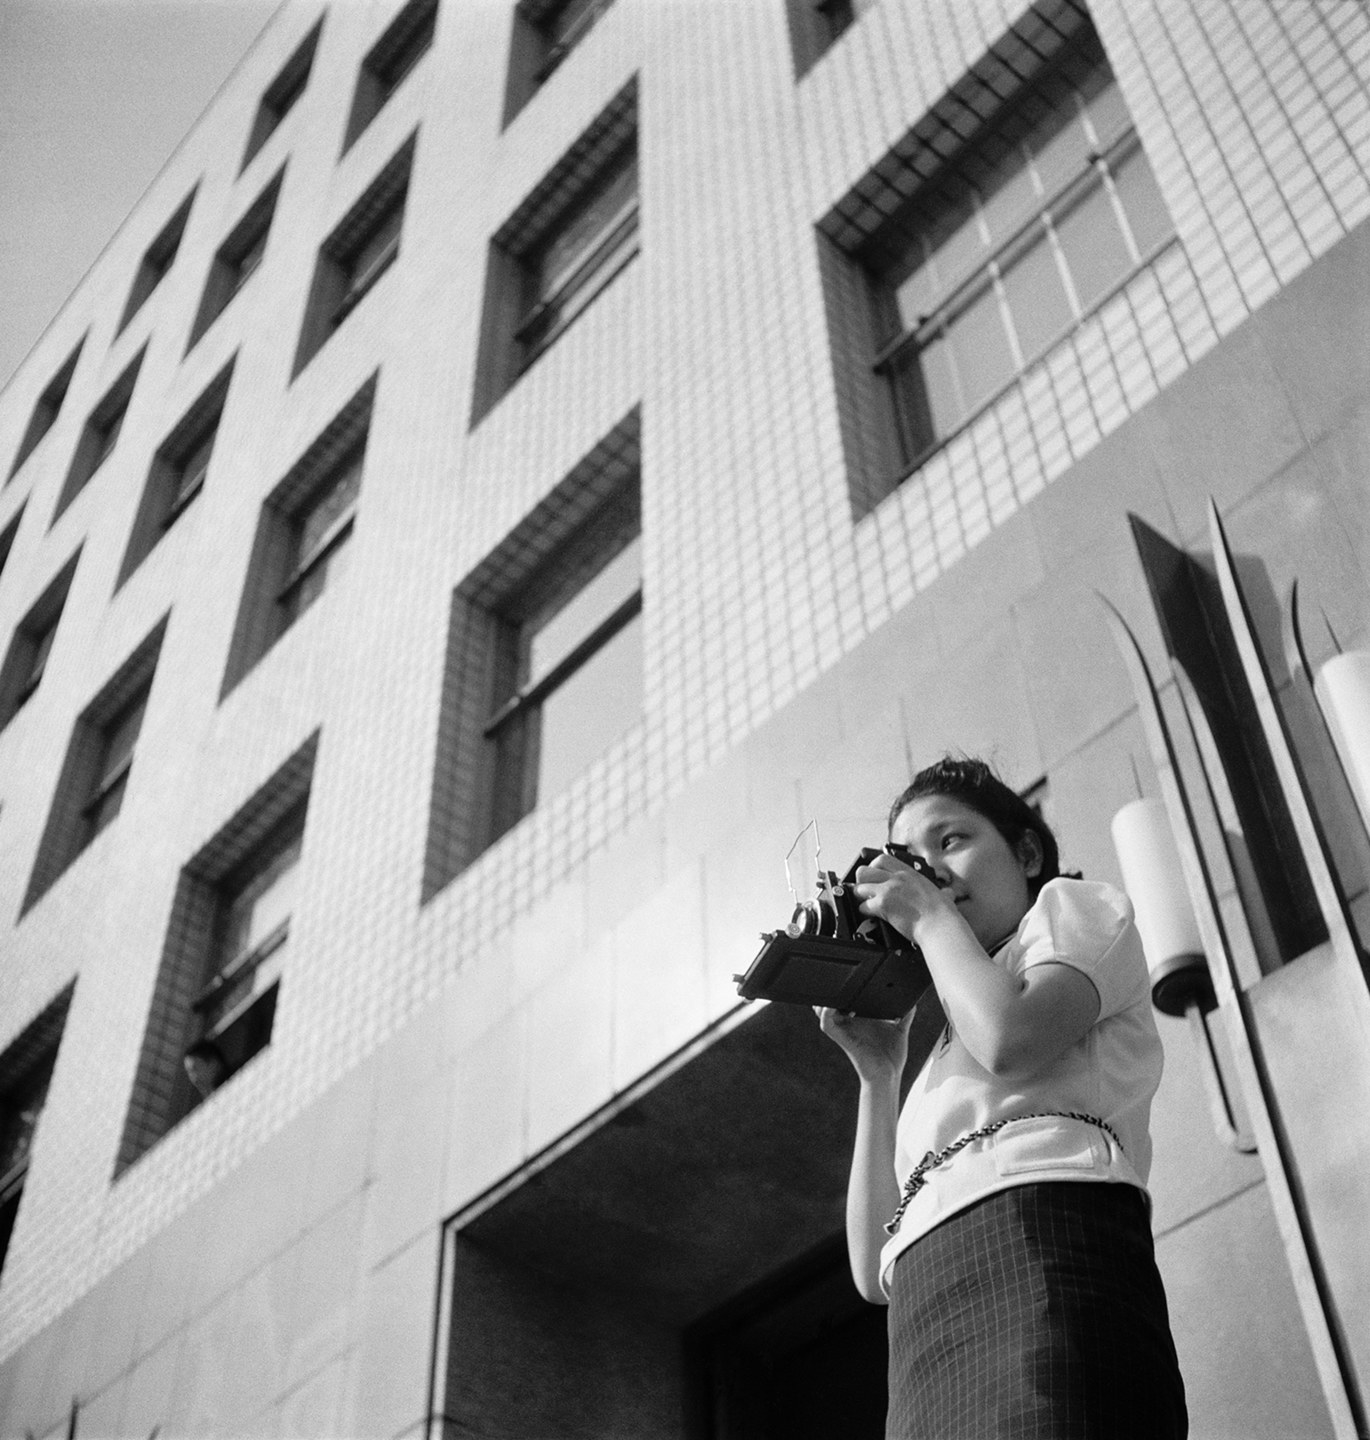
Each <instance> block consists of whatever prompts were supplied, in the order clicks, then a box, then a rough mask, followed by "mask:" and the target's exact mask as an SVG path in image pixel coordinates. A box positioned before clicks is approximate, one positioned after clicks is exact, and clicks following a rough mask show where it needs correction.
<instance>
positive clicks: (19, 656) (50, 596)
mask: <svg viewBox="0 0 1370 1440" xmlns="http://www.w3.org/2000/svg"><path fill="white" fill-rule="evenodd" d="M80 558H81V552H80V550H79V549H78V550H77V551H76V553H75V554H74V555H72V556H71V558H70V559H69V560H67V562H66V564H65V565H63V566H62V568H61V569H60V570H59V571H58V572H57V574H56V575H55V576H54V577H53V579H52V580H51V581H49V583H48V584H47V586H46V587H45V588H44V590H43V593H42V594H41V595H40V596H39V597H38V599H37V600H35V601H34V603H33V604H32V605H31V606H30V607H29V609H28V611H27V612H26V614H25V615H24V618H23V619H22V620H20V622H19V624H18V625H17V626H16V627H15V630H14V634H13V636H12V637H11V639H10V644H9V648H8V650H7V652H6V654H5V661H4V665H3V666H0V730H3V729H4V728H5V727H6V726H7V725H9V723H10V722H11V721H12V720H13V719H14V718H15V716H16V715H18V714H19V712H20V711H21V710H22V709H23V708H24V706H25V705H27V704H28V702H29V701H30V700H31V699H32V698H33V696H34V695H35V694H36V693H37V691H38V687H39V686H40V685H41V683H42V679H43V675H44V673H45V671H46V669H47V666H48V664H49V662H50V660H51V656H52V647H53V645H54V644H55V643H56V638H57V629H58V626H59V625H60V624H61V620H62V612H63V610H64V609H65V607H66V603H67V595H68V594H69V593H70V590H71V583H72V580H73V578H74V577H75V574H76V565H77V562H78V561H79V560H80ZM44 642H46V649H44ZM35 665H36V666H37V670H36V673H35Z"/></svg>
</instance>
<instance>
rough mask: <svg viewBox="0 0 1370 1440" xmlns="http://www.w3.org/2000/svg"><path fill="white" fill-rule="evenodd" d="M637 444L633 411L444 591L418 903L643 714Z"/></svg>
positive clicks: (582, 768)
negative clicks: (433, 758)
mask: <svg viewBox="0 0 1370 1440" xmlns="http://www.w3.org/2000/svg"><path fill="white" fill-rule="evenodd" d="M639 453H640V424H639V415H638V412H637V411H636V410H633V411H631V412H630V413H629V414H628V415H626V416H625V417H624V418H623V419H622V420H621V421H620V422H619V424H618V425H616V426H615V427H614V429H613V430H611V431H610V432H609V434H608V435H606V436H605V437H604V439H603V440H601V441H600V443H599V444H598V445H596V446H595V447H594V449H593V450H591V451H590V452H589V454H588V455H586V456H585V458H584V459H583V460H582V461H581V462H580V463H579V464H578V465H576V466H575V468H574V469H573V470H572V471H571V472H570V474H568V475H567V476H566V477H565V478H564V479H563V480H562V481H561V482H560V483H559V484H558V485H557V486H556V487H555V488H554V489H553V491H552V492H551V493H550V494H549V495H548V496H547V498H546V499H545V500H544V501H543V502H542V503H541V504H540V505H539V506H538V507H537V508H536V509H535V510H533V511H532V513H531V514H529V515H528V516H527V517H526V518H525V519H524V520H523V521H522V522H521V523H520V524H519V525H517V526H516V527H515V528H514V529H513V530H512V531H511V532H510V533H509V534H508V536H506V537H505V539H504V541H502V542H501V544H500V545H498V546H497V547H496V548H495V550H494V551H492V552H491V553H490V555H488V556H487V557H486V559H485V560H484V561H482V562H481V564H480V565H478V566H477V567H476V568H475V569H474V570H473V571H472V572H471V574H470V575H468V576H467V577H466V579H465V580H463V582H462V583H461V584H460V585H459V586H458V587H457V589H456V591H455V592H454V594H453V597H452V611H451V622H450V629H449V632H448V649H447V668H446V672H445V675H446V679H445V682H444V688H443V700H442V709H441V713H440V717H439V722H438V759H437V768H436V773H435V776H434V782H433V798H432V808H431V810H430V814H429V837H428V850H427V860H426V864H425V868H424V885H423V898H424V899H425V900H427V899H429V898H431V896H433V895H434V894H436V893H437V891H438V890H440V889H441V888H442V887H443V886H444V885H446V884H447V883H448V881H450V880H451V879H452V878H453V876H455V875H456V874H458V873H459V872H460V871H461V870H462V869H464V868H465V866H466V865H468V864H470V862H471V861H472V860H474V859H475V857H476V856H477V855H479V854H480V853H481V852H482V851H483V850H484V849H486V848H487V847H488V846H489V845H491V844H493V843H494V842H495V841H496V840H497V839H498V838H499V837H500V836H501V835H503V834H504V833H505V832H506V831H507V830H509V829H510V827H511V826H513V825H515V824H517V823H518V821H519V820H521V819H522V818H523V817H524V816H525V815H527V814H528V813H529V812H530V811H532V810H533V809H535V808H536V807H537V806H538V805H540V804H542V803H544V802H545V801H547V800H548V799H551V798H553V797H555V796H556V795H557V794H558V793H560V792H561V791H563V790H564V789H565V788H566V787H567V786H568V785H569V784H571V783H572V782H573V781H574V780H575V779H576V778H577V777H578V776H579V775H580V774H582V773H583V772H584V771H585V770H586V769H587V767H589V766H590V765H592V764H594V762H595V761H596V760H597V759H598V758H599V757H600V756H601V755H603V754H604V752H605V751H606V750H607V749H608V748H609V747H610V746H612V745H613V744H614V743H615V741H617V740H618V739H619V738H620V737H621V736H622V735H623V734H624V733H625V731H627V730H628V729H629V728H631V726H632V725H633V724H635V723H636V722H637V720H638V719H639V718H640V716H641V714H642V705H643V689H644V681H643V655H642V605H643V597H642V558H641V554H642V552H641V541H640V530H641V498H640V480H639Z"/></svg>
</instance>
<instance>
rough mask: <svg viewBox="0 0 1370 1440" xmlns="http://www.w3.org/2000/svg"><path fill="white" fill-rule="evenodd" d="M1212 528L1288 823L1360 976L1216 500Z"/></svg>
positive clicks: (1340, 944)
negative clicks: (1287, 815) (1292, 828)
mask: <svg viewBox="0 0 1370 1440" xmlns="http://www.w3.org/2000/svg"><path fill="white" fill-rule="evenodd" d="M1208 526H1209V532H1210V534H1211V536H1212V540H1213V560H1214V563H1215V564H1216V566H1217V570H1218V585H1219V588H1220V589H1221V591H1222V597H1223V604H1224V606H1225V607H1226V609H1227V618H1228V623H1229V624H1230V626H1231V628H1232V637H1233V639H1234V640H1235V641H1236V645H1237V653H1238V654H1239V655H1240V656H1241V662H1242V668H1243V670H1244V671H1245V672H1246V681H1247V684H1248V685H1249V686H1250V687H1251V695H1252V699H1253V700H1254V701H1255V705H1256V713H1257V715H1258V717H1259V719H1260V723H1261V730H1262V732H1263V733H1264V735H1265V743H1266V745H1267V747H1268V748H1269V750H1270V756H1271V759H1272V760H1273V761H1274V763H1275V772H1276V774H1277V776H1278V777H1279V782H1280V789H1281V791H1282V792H1283V794H1284V801H1285V804H1286V806H1287V807H1288V810H1289V818H1290V819H1291V820H1292V822H1293V824H1294V831H1295V834H1296V836H1297V837H1298V842H1299V848H1300V850H1302V851H1303V854H1304V858H1305V861H1306V863H1307V865H1308V874H1309V878H1310V879H1311V880H1312V882H1313V891H1314V893H1315V895H1316V896H1317V900H1318V908H1319V909H1320V910H1321V911H1322V917H1323V922H1324V923H1325V924H1326V926H1327V933H1328V938H1329V939H1330V940H1331V942H1332V948H1333V951H1334V953H1335V954H1336V956H1337V958H1338V960H1339V961H1341V962H1342V963H1343V964H1348V965H1351V966H1354V967H1355V969H1356V971H1357V973H1359V972H1360V954H1359V950H1358V947H1357V945H1356V942H1355V938H1354V934H1353V931H1352V929H1351V917H1350V915H1349V914H1348V912H1347V908H1346V897H1345V896H1344V895H1343V894H1342V892H1341V883H1340V881H1339V880H1338V878H1337V874H1336V872H1335V871H1334V870H1333V868H1332V862H1331V856H1330V854H1329V851H1328V847H1327V842H1326V838H1325V837H1324V835H1323V832H1322V825H1321V823H1320V821H1319V819H1318V816H1317V814H1316V812H1315V811H1314V809H1313V806H1312V802H1311V801H1310V799H1309V794H1308V785H1307V782H1306V781H1305V779H1304V776H1303V770H1302V768H1301V767H1300V765H1299V760H1298V756H1297V755H1296V754H1295V752H1294V747H1293V745H1292V743H1291V742H1290V738H1289V732H1288V730H1287V728H1286V726H1285V723H1284V716H1283V715H1282V714H1281V713H1280V708H1279V703H1278V702H1277V701H1276V699H1275V693H1274V690H1273V688H1272V686H1271V683H1270V671H1269V667H1268V666H1267V665H1266V663H1265V656H1264V655H1263V654H1262V653H1261V648H1260V644H1259V642H1258V641H1257V639H1256V633H1255V630H1254V627H1253V626H1252V624H1251V615H1250V612H1249V611H1248V609H1247V605H1246V598H1245V596H1244V595H1243V594H1242V589H1241V583H1240V581H1239V580H1238V579H1237V572H1236V569H1235V567H1234V565H1233V563H1232V552H1231V550H1230V549H1229V548H1228V544H1227V535H1226V533H1225V531H1224V530H1223V523H1222V519H1221V517H1220V516H1219V514H1218V507H1217V506H1216V505H1215V504H1214V503H1213V501H1212V499H1210V500H1209V502H1208Z"/></svg>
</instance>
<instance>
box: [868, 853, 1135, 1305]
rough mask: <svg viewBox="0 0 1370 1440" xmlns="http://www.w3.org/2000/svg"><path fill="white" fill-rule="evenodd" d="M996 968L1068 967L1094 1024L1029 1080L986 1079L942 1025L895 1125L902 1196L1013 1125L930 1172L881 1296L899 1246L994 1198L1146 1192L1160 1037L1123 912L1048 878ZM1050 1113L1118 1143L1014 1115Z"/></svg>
mask: <svg viewBox="0 0 1370 1440" xmlns="http://www.w3.org/2000/svg"><path fill="white" fill-rule="evenodd" d="M994 959H995V963H996V964H999V965H1002V966H1004V968H1005V969H1007V970H1008V971H1010V972H1011V973H1012V974H1015V975H1021V974H1023V973H1024V972H1025V971H1027V970H1028V969H1029V968H1030V967H1031V966H1033V965H1043V964H1047V963H1051V962H1055V963H1058V964H1063V965H1071V966H1074V968H1075V969H1077V970H1079V971H1080V972H1081V973H1082V974H1084V975H1086V976H1088V977H1089V979H1090V981H1091V982H1092V983H1093V985H1094V988H1095V989H1096V990H1097V991H1098V992H1099V1016H1098V1019H1097V1020H1096V1021H1095V1022H1094V1024H1093V1025H1092V1026H1091V1027H1090V1029H1089V1031H1088V1033H1087V1034H1086V1035H1085V1036H1084V1037H1083V1038H1082V1039H1081V1040H1079V1041H1077V1042H1076V1043H1075V1044H1074V1045H1072V1046H1071V1047H1070V1048H1069V1049H1068V1050H1067V1051H1066V1052H1065V1053H1064V1054H1062V1055H1060V1056H1058V1057H1057V1058H1056V1059H1055V1060H1054V1061H1052V1063H1051V1064H1050V1065H1048V1066H1046V1067H1045V1068H1044V1069H1042V1070H1040V1071H1039V1072H1037V1073H1036V1074H1035V1075H1032V1076H1031V1077H1029V1078H1028V1079H1025V1080H1024V1079H1019V1080H1001V1079H999V1078H997V1077H996V1076H994V1075H991V1074H990V1072H989V1071H988V1070H986V1069H984V1068H983V1067H982V1066H981V1065H980V1064H979V1063H978V1062H977V1061H976V1060H975V1059H974V1057H973V1056H972V1055H971V1054H970V1052H969V1051H968V1050H967V1049H966V1047H965V1046H964V1045H963V1044H962V1043H961V1041H960V1039H959V1038H958V1037H957V1036H956V1034H955V1033H954V1032H953V1031H952V1028H951V1026H950V1025H948V1026H947V1028H946V1030H944V1031H943V1034H942V1037H941V1039H940V1040H939V1041H938V1044H937V1045H936V1047H935V1048H934V1050H933V1053H932V1054H931V1055H930V1056H929V1057H928V1060H927V1062H926V1063H925V1064H924V1066H923V1069H922V1072H921V1073H920V1074H919V1076H918V1079H917V1080H916V1081H915V1082H914V1086H913V1089H912V1090H911V1091H910V1092H909V1096H908V1099H907V1100H906V1101H905V1103H904V1108H903V1110H902V1111H901V1113H900V1116H899V1126H898V1131H897V1137H896V1150H895V1169H896V1172H897V1175H898V1179H899V1184H900V1187H901V1189H902V1187H903V1185H904V1183H905V1181H906V1179H907V1177H908V1176H909V1174H910V1172H911V1171H912V1170H913V1169H914V1167H915V1166H916V1165H917V1164H918V1162H919V1161H920V1160H921V1159H922V1158H923V1157H924V1155H925V1154H927V1153H928V1152H929V1151H932V1152H936V1151H938V1150H941V1149H943V1148H944V1147H945V1146H947V1145H949V1144H951V1143H952V1142H953V1141H955V1140H957V1139H958V1138H960V1137H961V1136H963V1135H965V1134H967V1133H968V1132H970V1131H974V1130H979V1129H981V1128H982V1127H983V1126H985V1125H990V1124H993V1123H994V1122H995V1121H999V1120H1009V1121H1011V1122H1013V1123H1010V1124H1007V1125H1005V1126H1004V1127H1003V1128H1002V1129H1000V1130H999V1131H997V1132H996V1133H995V1134H993V1135H990V1136H987V1137H985V1138H983V1139H979V1140H975V1141H972V1142H971V1144H969V1145H968V1146H966V1148H965V1149H963V1150H961V1151H959V1152H958V1153H957V1154H956V1155H955V1156H953V1157H952V1158H951V1159H950V1160H948V1161H946V1162H945V1163H944V1164H943V1165H941V1166H938V1167H935V1168H933V1169H931V1170H929V1171H927V1172H926V1176H925V1184H924V1186H923V1188H922V1189H921V1190H920V1191H919V1192H918V1194H917V1195H916V1196H914V1198H913V1199H912V1200H911V1201H910V1203H909V1205H908V1207H907V1209H906V1210H905V1211H904V1214H903V1217H902V1219H901V1221H900V1224H899V1228H898V1230H897V1231H896V1232H895V1234H894V1235H893V1236H892V1237H891V1238H890V1240H889V1241H888V1242H887V1243H886V1245H885V1247H884V1249H883V1251H882V1253H881V1263H880V1269H881V1281H882V1284H884V1285H885V1286H886V1287H888V1284H889V1277H890V1272H891V1270H892V1269H893V1267H894V1262H895V1261H896V1260H897V1259H898V1258H899V1256H900V1255H901V1254H902V1253H903V1251H904V1250H905V1249H907V1248H908V1246H910V1245H912V1244H913V1242H914V1241H915V1240H917V1239H918V1238H919V1237H920V1236H922V1235H925V1234H926V1233H927V1232H928V1231H929V1230H931V1229H932V1228H933V1227H934V1226H935V1225H938V1224H940V1223H941V1222H942V1221H943V1220H945V1219H946V1218H947V1217H948V1216H950V1215H954V1214H955V1213H956V1212H957V1211H958V1210H964V1209H965V1208H966V1207H967V1206H968V1205H972V1204H974V1203H975V1202H976V1201H977V1200H981V1199H983V1198H984V1197H985V1196H986V1195H991V1194H993V1193H994V1192H995V1191H998V1190H1006V1189H1008V1188H1009V1187H1010V1186H1013V1185H1026V1184H1031V1183H1035V1182H1037V1181H1045V1180H1094V1181H1112V1182H1116V1183H1122V1184H1127V1185H1136V1186H1138V1187H1139V1188H1141V1189H1142V1190H1143V1191H1145V1188H1146V1181H1147V1177H1148V1175H1149V1174H1150V1171H1151V1135H1150V1130H1149V1124H1150V1117H1151V1100H1152V1096H1154V1095H1155V1093H1156V1087H1157V1086H1158V1085H1159V1084H1160V1079H1161V1040H1160V1036H1159V1034H1158V1033H1157V1030H1156V1021H1155V1017H1154V1015H1153V1013H1152V1008H1151V986H1150V982H1149V978H1148V975H1147V967H1146V958H1145V956H1144V955H1143V953H1142V941H1141V936H1140V935H1139V934H1138V932H1137V927H1136V925H1135V924H1134V923H1133V917H1132V906H1131V903H1130V902H1129V901H1128V899H1127V897H1126V896H1125V895H1123V894H1122V893H1121V892H1120V891H1118V890H1115V889H1114V888H1113V887H1112V886H1110V885H1102V884H1098V883H1095V882H1092V881H1087V880H1051V881H1048V883H1047V884H1045V885H1044V886H1043V887H1042V889H1041V892H1040V894H1039V895H1038V897H1037V900H1036V901H1035V903H1034V904H1033V906H1032V908H1031V909H1030V910H1029V911H1028V913H1027V914H1026V915H1025V916H1024V917H1023V919H1022V921H1021V922H1020V924H1019V926H1018V930H1017V932H1016V933H1015V934H1014V936H1013V938H1012V939H1011V940H1009V941H1008V943H1007V944H1005V945H1003V946H1002V947H1001V948H1000V949H999V950H998V951H996V952H995V955H994ZM1054 1111H1070V1112H1075V1113H1077V1114H1084V1115H1090V1116H1094V1117H1097V1118H1098V1119H1100V1120H1104V1121H1106V1122H1107V1123H1108V1125H1109V1127H1110V1128H1111V1129H1112V1131H1113V1134H1114V1136H1116V1137H1117V1140H1116V1141H1115V1140H1114V1139H1113V1138H1112V1137H1110V1135H1109V1134H1108V1132H1107V1131H1106V1130H1103V1129H1101V1128H1100V1127H1098V1126H1096V1125H1093V1124H1090V1123H1088V1122H1085V1121H1080V1120H1072V1119H1065V1118H1061V1117H1060V1116H1057V1115H1052V1116H1048V1117H1047V1118H1044V1119H1025V1118H1018V1117H1026V1116H1034V1115H1042V1113H1043V1112H1054Z"/></svg>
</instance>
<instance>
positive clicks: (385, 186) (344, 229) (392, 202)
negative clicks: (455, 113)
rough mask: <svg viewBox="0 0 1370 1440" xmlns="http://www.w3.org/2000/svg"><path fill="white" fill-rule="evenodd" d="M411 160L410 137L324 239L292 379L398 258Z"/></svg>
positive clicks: (412, 142)
mask: <svg viewBox="0 0 1370 1440" xmlns="http://www.w3.org/2000/svg"><path fill="white" fill-rule="evenodd" d="M413 161H414V139H413V137H412V136H411V137H410V139H409V140H408V141H407V142H406V143H405V145H404V146H403V147H401V149H400V151H399V153H398V154H396V155H395V157H394V158H393V159H392V160H391V161H390V162H389V164H387V165H386V167H385V169H384V170H382V171H381V173H380V174H379V175H378V176H377V177H376V179H375V180H374V181H373V182H372V183H371V184H370V185H369V186H368V187H367V190H366V193H365V194H364V195H363V196H362V197H361V199H360V200H359V201H358V202H357V203H356V204H355V205H354V206H353V207H352V208H351V210H349V211H348V213H347V215H346V216H345V217H344V218H343V220H342V223H341V224H339V225H338V227H337V228H336V229H335V230H334V231H333V233H332V234H331V235H330V236H329V237H328V239H327V240H326V241H324V243H323V246H322V247H321V249H320V251H319V261H318V264H317V265H316V266H315V269H314V281H313V284H312V285H311V286H310V290H309V301H308V304H307V305H306V306H305V316H304V325H303V327H302V328H301V331H300V343H299V346H298V348H297V349H296V352H295V368H294V370H293V372H292V375H298V374H299V373H300V371H301V370H303V369H304V367H305V365H307V364H308V363H309V361H310V360H311V359H312V358H313V356H314V355H315V353H316V352H317V351H318V350H319V348H320V346H322V345H323V343H324V342H325V341H326V340H327V339H328V337H329V336H330V335H331V334H332V333H333V332H334V331H335V330H336V329H337V328H338V326H339V325H341V324H342V322H343V321H344V320H345V319H346V318H347V317H348V315H350V314H351V313H352V311H353V310H354V309H355V308H356V307H357V306H358V305H359V304H360V303H361V300H362V298H363V297H364V296H365V295H366V294H367V293H368V292H369V291H370V290H371V289H372V287H373V286H374V285H375V284H376V282H377V281H378V280H379V279H380V278H381V276H382V275H384V274H385V272H386V271H387V270H388V269H389V268H390V266H391V265H392V264H393V263H394V261H395V260H396V259H397V258H398V256H399V253H400V230H401V228H402V226H403V224H404V202H405V198H406V196H407V195H408V191H409V175H410V171H411V169H412V167H413Z"/></svg>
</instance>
